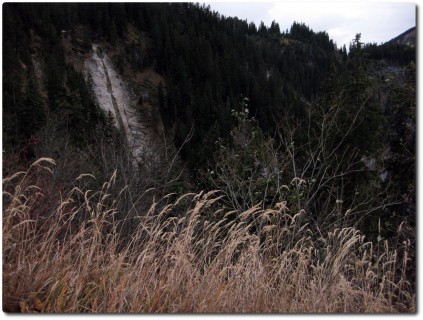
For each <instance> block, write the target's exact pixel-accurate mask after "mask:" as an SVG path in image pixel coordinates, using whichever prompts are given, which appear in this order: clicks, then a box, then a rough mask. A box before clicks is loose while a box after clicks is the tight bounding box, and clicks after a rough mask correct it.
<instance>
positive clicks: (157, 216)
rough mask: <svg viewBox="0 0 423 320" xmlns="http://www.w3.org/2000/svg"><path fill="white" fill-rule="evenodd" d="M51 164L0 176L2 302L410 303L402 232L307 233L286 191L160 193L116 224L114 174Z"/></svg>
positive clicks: (364, 309)
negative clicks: (246, 201) (59, 181)
mask: <svg viewBox="0 0 423 320" xmlns="http://www.w3.org/2000/svg"><path fill="white" fill-rule="evenodd" d="M53 165H54V161H53V160H51V159H47V158H41V159H39V160H37V161H36V162H35V163H33V164H32V166H31V167H30V168H29V169H28V170H27V171H21V172H17V173H15V174H13V175H11V176H9V177H4V179H3V311H5V312H49V313H50V312H59V313H80V312H101V313H120V312H124V313H345V312H346V313H415V312H416V297H415V290H414V288H413V286H412V285H411V284H410V282H409V279H407V272H406V271H407V266H408V264H409V260H410V258H409V251H408V248H409V243H408V242H407V241H400V242H398V243H394V244H393V243H392V241H391V242H389V243H388V241H380V242H379V243H377V244H375V243H370V242H366V239H365V237H364V236H363V235H362V234H361V233H360V232H359V231H358V230H355V229H353V228H343V229H336V228H334V229H333V230H331V231H330V232H327V233H326V234H318V235H316V233H315V232H314V231H312V229H311V228H310V226H309V225H308V224H307V219H303V216H304V214H305V212H303V211H300V212H298V213H296V212H291V211H290V210H289V208H288V207H287V204H286V203H285V202H281V203H278V204H277V206H276V207H275V208H268V209H262V208H261V207H260V206H255V207H252V208H250V209H249V210H247V211H244V212H234V211H228V210H227V209H225V208H224V207H223V206H222V205H221V202H220V199H221V195H220V194H219V192H218V191H215V192H208V193H198V194H185V195H182V196H180V197H179V198H178V197H177V196H174V195H168V196H165V197H163V198H161V199H159V200H156V201H154V202H153V203H152V204H151V206H149V209H148V210H145V211H143V212H138V215H136V216H133V217H131V219H132V220H131V225H132V226H133V228H132V229H131V231H130V232H122V230H121V227H122V225H123V222H124V221H122V220H118V219H116V217H117V216H118V214H119V216H122V215H121V213H119V212H118V209H117V205H116V204H117V201H119V199H118V197H116V196H112V195H111V193H110V192H109V189H110V187H111V186H112V185H113V182H114V179H115V175H114V176H112V177H111V179H110V181H107V182H105V183H104V184H103V187H102V188H101V189H100V190H84V189H81V188H79V187H77V183H75V187H74V188H73V189H71V190H67V191H63V190H56V189H55V188H53V187H52V182H51V181H53V178H52V176H53V172H52V170H51V168H52V166H53ZM116 174H118V173H116ZM79 179H80V180H82V179H93V177H92V176H90V175H82V176H80V178H79ZM140 201H141V200H140ZM128 219H129V218H128ZM401 228H402V227H400V229H399V230H398V232H399V233H400V232H401ZM125 230H126V229H125Z"/></svg>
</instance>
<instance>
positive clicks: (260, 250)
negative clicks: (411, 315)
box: [2, 3, 416, 312]
mask: <svg viewBox="0 0 423 320" xmlns="http://www.w3.org/2000/svg"><path fill="white" fill-rule="evenodd" d="M413 32H414V33H413ZM413 34H414V35H415V30H414V31H413V30H408V31H407V32H405V33H404V34H403V35H400V36H399V37H397V38H395V39H393V40H392V41H389V42H387V43H385V44H382V45H377V44H366V43H362V42H361V34H356V35H352V36H351V43H350V46H349V48H348V50H347V48H346V47H345V46H344V47H343V48H337V47H336V45H335V44H334V42H333V41H332V40H331V39H330V38H329V36H328V34H327V33H325V32H315V31H313V30H311V29H310V28H309V27H308V26H307V25H305V24H304V23H301V22H293V24H292V26H291V27H290V29H289V30H280V27H279V25H278V23H277V22H276V21H273V23H272V24H271V25H270V26H265V25H264V24H263V23H261V24H260V25H258V26H256V25H255V24H254V23H251V22H250V23H248V22H247V21H244V20H240V19H238V18H233V17H224V16H221V15H220V14H219V13H218V12H214V11H211V10H210V8H209V7H206V6H204V5H199V4H192V3H171V4H166V3H57V4H51V3H49V4H47V3H45V4H42V3H37V4H36V3H26V4H23V3H19V4H13V3H6V4H4V5H3V101H2V104H3V177H4V179H3V191H4V192H3V208H4V209H3V216H4V218H3V259H4V261H6V262H4V264H3V278H4V279H5V280H4V281H3V292H4V293H3V310H5V311H22V312H23V311H34V310H35V311H37V310H38V311H48V312H51V311H59V312H67V311H72V312H75V311H76V312H79V311H100V312H107V311H109V312H116V311H124V312H140V311H143V312H191V311H194V312H217V311H223V310H226V311H234V312H245V311H247V312H255V311H267V312H269V311H273V312H274V311H279V312H281V311H282V312H284V311H285V312H342V311H344V312H345V311H346V312H369V311H370V312H415V288H414V285H415V277H416V268H415V266H416V261H415V236H416V234H415V227H416V226H415V221H416V205H415V201H416V200H415V186H416V181H415V162H416V156H415V155H416V146H415V143H416V140H415V133H416V117H415V115H416V68H415V64H416V45H415V42H413V39H415V38H413ZM414 37H415V36H414ZM414 41H415V40H414ZM40 158H41V160H38V161H37V159H40ZM34 161H35V162H34ZM45 163H46V164H45ZM15 173H16V174H15ZM92 190H94V191H92ZM28 226H29V227H28ZM49 226H51V228H50V227H49ZM16 230H18V231H16ZM34 235H36V237H33V236H34ZM84 237H85V238H86V239H88V240H87V241H86V242H84V241H83V239H84ZM56 240H57V248H56V247H55V246H56V244H55V243H56V242H55V241H56ZM27 243H29V244H28V245H27ZM12 247H13V248H18V249H16V250H15V249H13V250H12V249H11V248H12ZM46 248H48V249H46ZM76 248H79V249H76ZM141 248H143V250H141ZM144 249H145V250H144ZM332 249H334V250H335V249H336V250H335V251H332ZM31 250H33V251H31ZM45 250H47V251H45ZM75 250H77V252H80V253H81V252H85V253H86V254H85V256H86V257H85V258H84V257H82V256H75V257H74V259H73V260H72V259H69V257H70V256H72V257H73V256H74V255H75V254H77V253H75V252H74V251H75ZM137 250H139V252H141V251H142V252H141V253H139V256H138V255H137V254H138V253H135V252H138V251H137ZM35 251H36V252H37V254H38V256H36V258H37V259H38V261H41V262H42V263H41V262H40V263H39V264H36V266H37V267H36V269H37V272H38V273H37V272H32V271H31V272H30V274H31V277H32V278H31V279H32V280H31V281H24V283H22V284H20V282H19V281H20V280H19V277H17V276H16V273H14V271H13V270H15V269H16V268H17V266H24V267H22V268H27V266H28V268H32V269H31V270H35V269H33V268H34V267H31V264H33V263H36V261H37V260H32V259H33V258H30V257H29V256H31V255H32V254H33V252H35ZM88 252H90V253H88ZM94 252H96V253H94ZM50 254H51V255H53V256H55V257H56V258H52V257H51V256H50ZM57 257H59V259H57ZM108 257H110V258H108ZM118 257H122V258H118ZM175 257H176V258H175ZM247 257H251V260H250V261H247V260H248V259H247ZM88 258H90V259H91V260H90V259H88ZM22 259H23V260H22ZM34 259H35V258H34ZM108 259H110V261H109V260H108ZM120 259H122V260H120ZM65 260H66V261H68V260H72V261H76V262H75V263H77V264H78V266H76V265H72V266H70V265H68V266H67V265H66V263H67V262H66V261H65ZM57 261H60V263H58V262H57ZM140 261H142V263H141V265H142V267H140V268H141V269H142V270H141V271H139V272H141V273H140V274H139V277H138V278H139V279H142V281H143V284H142V283H141V282H140V283H137V285H138V286H139V292H138V291H137V290H138V289H135V288H132V289H128V288H129V287H128V286H129V285H130V283H131V282H132V283H136V281H135V280H134V279H136V278H137V277H136V276H135V275H136V272H138V271H136V270H137V269H136V268H135V266H136V265H137V264H138V263H139V262H140ZM5 263H6V264H5ZM47 266H49V269H50V270H61V271H60V272H58V273H56V274H50V273H49V272H47V271H46V269H45V268H46V267H47ZM284 266H285V267H284ZM103 267H104V268H106V269H107V271H105V273H107V274H108V275H109V276H108V277H109V278H110V279H111V278H113V279H114V280H110V281H116V283H115V284H113V283H107V284H106V283H105V280H104V279H105V278H103V277H102V276H100V273H101V272H100V271H99V270H103V269H101V268H103ZM90 268H91V269H92V270H89V269H90ZM143 268H144V269H143ZM281 268H282V269H281ZM72 269H75V270H85V271H84V272H85V273H84V275H83V276H82V278H78V276H77V275H75V274H73V273H72V272H71V270H72ZM258 269H260V277H262V278H261V279H262V280H260V277H259V276H258V275H257V274H254V270H258ZM20 270H23V271H19V272H27V271H28V270H26V269H20ZM25 270H26V271H25ZM172 270H173V271H172ZM222 270H226V271H225V272H223V271H222ZM68 271H69V272H68ZM221 271H222V272H223V273H222V272H221ZM28 272H29V271H28ZM257 272H259V271H257ZM289 272H292V274H294V275H295V277H297V278H296V279H297V280H296V281H295V282H292V281H293V280H292V279H290V278H289V277H288V278H287V277H285V276H284V274H287V273H289ZM109 273H110V274H109ZM111 275H113V277H112V276H111ZM178 275H179V276H178ZM189 275H191V276H192V279H191V278H190V277H189ZM53 278H54V279H53ZM65 279H76V280H72V281H73V282H69V281H71V280H65ZM176 279H179V280H176ZM183 279H185V280H183ZM300 279H302V280H300ZM53 280H54V281H53ZM175 281H176V282H175ZM180 281H181V282H180ZM75 283H76V284H75ZM248 283H250V284H254V285H253V287H254V288H253V287H251V286H249V285H248ZM108 286H110V287H108ZM244 286H245V288H247V289H245V296H244V295H243V292H242V289H239V288H243V287H244ZM281 286H282V287H284V288H287V290H286V292H281V291H280V287H281ZM111 287H118V288H119V290H118V291H117V292H119V293H118V294H121V295H122V296H119V297H118V296H115V295H114V294H113V292H112V291H110V290H109V289H110V288H111ZM178 287H180V288H181V289H180V290H182V291H184V293H182V292H179V291H178V290H179V289H177V288H178ZM65 288H66V289H65ZM237 288H238V289H237ZM278 288H279V289H278ZM324 288H331V289H330V290H326V289H324ZM209 289H210V290H211V291H207V290H209ZM169 290H170V291H169ZM239 290H241V291H239ZM272 290H273V291H272ZM278 290H279V291H278ZM141 291H142V292H141ZM134 292H137V293H134ZM298 292H305V293H304V295H303V296H301V294H300V295H298V294H299V293H298ZM313 292H315V293H316V292H320V293H319V294H320V295H319V297H320V298H319V299H323V300H324V301H325V303H323V304H322V303H321V302H320V300H319V301H317V300H316V301H313V297H315V296H316V294H315V293H314V294H313ZM340 292H342V293H340ZM231 293H232V294H233V299H232V300H231V298H229V296H230V295H231ZM181 295H184V296H185V295H186V296H187V297H189V299H190V300H189V302H186V303H185V304H184V302H183V301H182V300H181V298H180V297H181ZM225 296H227V297H226V298H223V297H225ZM273 296H274V297H280V300H277V299H276V298H275V299H276V300H273ZM136 297H141V298H139V299H138V301H142V302H139V303H138V304H137V302H136V301H137V298H136ZM266 297H268V298H266ZM270 297H272V298H270ZM341 297H344V298H341ZM348 297H350V298H348ZM308 299H311V300H308ZM339 299H341V300H342V301H341V300H339ZM225 300H226V301H225ZM338 300H339V301H338ZM105 301H109V302H110V303H111V304H109V305H106V304H105V303H106V302H105ZM125 301H126V302H125ZM253 301H261V304H255V303H253ZM289 301H294V302H292V303H291V302H289ZM307 301H308V302H307ZM324 304H326V306H327V308H326V309H325V308H321V307H320V306H321V305H324ZM260 305H261V306H262V307H260ZM84 308H86V309H84ZM225 308H227V309H225Z"/></svg>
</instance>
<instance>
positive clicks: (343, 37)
mask: <svg viewBox="0 0 423 320" xmlns="http://www.w3.org/2000/svg"><path fill="white" fill-rule="evenodd" d="M205 4H206V5H210V8H211V10H214V11H218V12H219V13H220V14H223V15H224V16H232V17H234V16H237V17H238V18H239V19H242V20H245V19H247V20H248V22H251V21H253V22H254V23H255V24H256V26H258V25H259V24H260V22H261V21H263V22H264V24H265V25H267V26H270V24H271V23H272V21H273V20H275V21H276V22H277V23H278V24H279V27H280V29H281V31H285V30H287V29H288V30H289V28H290V27H291V25H292V23H293V22H294V21H297V22H304V23H305V24H306V25H307V26H309V27H310V28H311V29H313V31H315V32H318V31H326V32H327V33H328V34H329V37H330V38H331V39H333V40H334V41H335V42H336V44H337V46H338V47H341V46H342V45H344V44H345V45H346V47H347V48H348V47H349V44H350V42H351V41H352V39H353V38H354V37H355V35H356V34H357V33H361V40H362V41H363V42H365V43H377V44H381V43H384V42H387V41H389V40H391V39H392V38H395V37H396V36H398V35H400V34H401V33H403V32H404V31H406V30H408V29H409V28H411V27H414V26H416V3H412V2H406V1H401V0H399V1H398V0H397V1H389V0H388V1H383V2H382V1H371V0H367V1H305V0H296V1H274V2H270V1H269V2H268V1H255V2H252V1H240V2H206V3H205Z"/></svg>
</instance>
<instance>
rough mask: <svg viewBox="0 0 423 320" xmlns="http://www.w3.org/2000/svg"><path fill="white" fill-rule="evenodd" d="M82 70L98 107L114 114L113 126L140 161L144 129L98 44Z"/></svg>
mask: <svg viewBox="0 0 423 320" xmlns="http://www.w3.org/2000/svg"><path fill="white" fill-rule="evenodd" d="M85 69H86V71H87V72H88V74H90V75H91V78H92V80H93V85H94V92H95V95H96V97H97V100H98V102H99V105H100V107H101V108H102V109H103V110H104V111H105V113H109V112H110V113H111V114H112V115H113V118H114V119H115V125H116V126H117V127H118V128H119V129H120V130H122V132H124V133H125V136H126V137H127V141H128V146H129V148H131V151H132V155H133V157H134V160H135V161H136V162H139V161H140V159H141V155H142V153H143V152H144V151H145V149H146V148H147V144H146V142H147V141H148V137H147V130H146V129H145V126H144V125H143V124H142V123H141V121H140V119H139V118H138V115H137V112H136V110H135V109H134V107H133V103H132V102H131V101H132V99H131V95H130V93H129V90H128V88H127V85H126V84H125V82H124V81H123V80H122V78H121V77H120V76H119V74H118V73H117V72H116V70H115V69H114V67H113V65H112V63H111V61H110V59H109V58H108V57H107V55H106V54H105V53H104V52H103V51H102V50H101V47H99V46H98V45H95V44H93V54H92V56H91V57H89V58H88V59H86V60H85Z"/></svg>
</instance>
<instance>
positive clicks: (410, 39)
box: [386, 27, 417, 47]
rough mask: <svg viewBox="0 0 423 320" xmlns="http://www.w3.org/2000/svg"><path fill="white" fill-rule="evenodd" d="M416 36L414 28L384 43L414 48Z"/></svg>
mask: <svg viewBox="0 0 423 320" xmlns="http://www.w3.org/2000/svg"><path fill="white" fill-rule="evenodd" d="M416 35H417V32H416V27H412V28H410V29H408V30H407V31H405V32H403V33H401V34H400V35H399V36H397V37H395V38H393V39H391V40H389V41H388V42H386V44H394V43H398V44H405V45H408V46H413V47H414V46H415V45H416Z"/></svg>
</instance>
